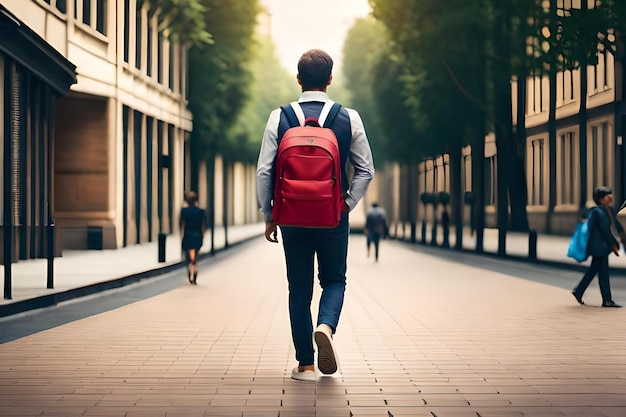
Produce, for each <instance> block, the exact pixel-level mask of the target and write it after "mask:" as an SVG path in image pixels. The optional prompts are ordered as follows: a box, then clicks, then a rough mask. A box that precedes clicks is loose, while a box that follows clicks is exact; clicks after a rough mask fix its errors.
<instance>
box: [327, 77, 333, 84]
mask: <svg viewBox="0 0 626 417" xmlns="http://www.w3.org/2000/svg"><path fill="white" fill-rule="evenodd" d="M332 82H333V74H330V77H328V82H327V83H326V85H327V86H329V85H330V83H332Z"/></svg>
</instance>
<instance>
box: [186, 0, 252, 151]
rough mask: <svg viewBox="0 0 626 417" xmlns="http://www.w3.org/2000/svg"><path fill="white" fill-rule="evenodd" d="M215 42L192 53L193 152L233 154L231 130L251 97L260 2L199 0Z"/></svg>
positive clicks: (190, 99) (190, 90)
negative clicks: (254, 47) (253, 57)
mask: <svg viewBox="0 0 626 417" xmlns="http://www.w3.org/2000/svg"><path fill="white" fill-rule="evenodd" d="M199 1H200V2H201V4H202V6H203V7H204V12H203V21H204V24H205V26H206V27H207V28H209V29H210V32H211V35H212V39H213V40H214V44H212V45H207V44H199V45H195V46H193V47H192V48H191V49H190V51H189V108H190V110H191V112H192V114H193V117H194V128H193V131H192V134H191V148H192V156H193V158H194V159H195V160H196V161H197V160H203V159H205V158H207V157H209V156H212V155H214V154H215V153H222V154H225V155H231V154H234V153H235V151H236V150H237V148H238V144H237V139H236V138H233V137H231V136H229V131H230V128H231V127H232V125H233V123H234V122H235V121H236V120H237V117H238V114H239V112H240V111H241V109H242V108H243V107H244V104H245V102H246V100H247V99H248V97H249V95H248V94H249V91H250V89H249V87H250V83H251V82H252V76H251V74H250V72H249V62H250V60H251V58H252V53H251V46H252V44H253V41H252V39H253V34H254V30H255V27H256V18H257V13H258V11H259V4H258V0H240V1H226V0H199Z"/></svg>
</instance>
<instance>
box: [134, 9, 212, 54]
mask: <svg viewBox="0 0 626 417" xmlns="http://www.w3.org/2000/svg"><path fill="white" fill-rule="evenodd" d="M143 1H145V0H138V1H137V2H138V3H139V4H141V3H142V2H143ZM149 1H150V4H151V5H152V7H153V8H155V9H156V8H159V9H160V10H161V13H160V15H159V16H160V19H159V20H160V21H159V23H160V26H161V28H162V29H164V28H167V29H169V31H170V32H171V33H172V34H175V35H176V36H177V37H178V39H179V40H180V41H181V42H183V43H184V44H186V45H200V44H210V43H213V39H212V38H211V34H210V33H209V32H208V31H207V27H206V23H205V21H204V14H205V13H206V7H205V5H204V4H203V0H149Z"/></svg>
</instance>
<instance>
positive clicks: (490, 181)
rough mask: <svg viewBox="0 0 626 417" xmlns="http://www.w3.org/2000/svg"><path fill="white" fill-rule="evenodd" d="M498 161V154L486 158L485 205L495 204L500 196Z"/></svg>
mask: <svg viewBox="0 0 626 417" xmlns="http://www.w3.org/2000/svg"><path fill="white" fill-rule="evenodd" d="M497 169H498V161H497V160H496V156H495V155H494V156H490V157H489V158H485V205H487V206H494V205H495V204H496V201H497V198H498V183H497V178H498V172H497Z"/></svg>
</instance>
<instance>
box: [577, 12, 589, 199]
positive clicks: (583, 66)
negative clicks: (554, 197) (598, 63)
mask: <svg viewBox="0 0 626 417" xmlns="http://www.w3.org/2000/svg"><path fill="white" fill-rule="evenodd" d="M587 6H588V5H587V2H586V1H583V2H581V10H582V12H583V15H585V14H586V11H587ZM581 52H582V53H581V55H580V59H579V64H580V109H579V111H578V135H579V137H580V140H579V144H578V146H579V149H578V152H579V155H580V203H579V208H580V209H581V210H582V209H584V208H585V207H586V205H587V51H581Z"/></svg>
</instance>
